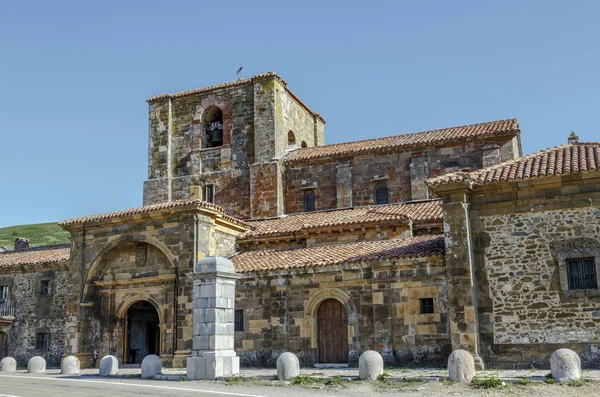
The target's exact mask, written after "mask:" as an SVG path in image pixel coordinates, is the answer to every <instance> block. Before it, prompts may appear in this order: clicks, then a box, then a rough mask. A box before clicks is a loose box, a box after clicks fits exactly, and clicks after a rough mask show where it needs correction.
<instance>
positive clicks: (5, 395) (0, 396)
mask: <svg viewBox="0 0 600 397" xmlns="http://www.w3.org/2000/svg"><path fill="white" fill-rule="evenodd" d="M0 397H20V396H11V395H10V394H0Z"/></svg>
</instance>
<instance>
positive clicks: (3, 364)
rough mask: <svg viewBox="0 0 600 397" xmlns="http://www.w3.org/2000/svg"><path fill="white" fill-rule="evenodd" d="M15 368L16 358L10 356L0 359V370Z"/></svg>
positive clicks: (12, 369)
mask: <svg viewBox="0 0 600 397" xmlns="http://www.w3.org/2000/svg"><path fill="white" fill-rule="evenodd" d="M16 370H17V360H15V359H14V358H12V357H4V358H3V359H2V360H1V361H0V372H15V371H16Z"/></svg>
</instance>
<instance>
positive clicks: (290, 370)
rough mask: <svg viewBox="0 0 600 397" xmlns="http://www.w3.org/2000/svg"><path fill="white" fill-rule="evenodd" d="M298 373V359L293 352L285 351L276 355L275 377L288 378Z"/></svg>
mask: <svg viewBox="0 0 600 397" xmlns="http://www.w3.org/2000/svg"><path fill="white" fill-rule="evenodd" d="M298 375H300V360H298V356H296V355H295V354H294V353H290V352H285V353H282V354H280V355H279V357H277V379H279V380H288V379H291V378H295V377H296V376H298Z"/></svg>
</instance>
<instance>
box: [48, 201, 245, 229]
mask: <svg viewBox="0 0 600 397" xmlns="http://www.w3.org/2000/svg"><path fill="white" fill-rule="evenodd" d="M185 207H189V209H198V208H205V209H209V210H212V211H215V212H217V213H218V214H220V215H221V216H222V217H223V219H225V220H227V221H229V222H232V223H234V224H237V225H240V226H244V227H249V225H248V224H247V223H246V222H244V221H242V220H240V219H237V218H234V217H233V216H231V215H228V214H226V213H225V210H224V209H223V207H220V206H218V205H216V204H212V203H209V202H206V201H201V200H187V201H172V202H169V203H161V204H154V205H147V206H145V207H137V208H130V209H126V210H121V211H114V212H108V213H105V214H99V215H90V216H84V217H81V218H73V219H68V220H66V221H63V222H59V225H60V226H68V225H74V224H78V223H87V222H97V221H101V220H105V219H111V218H120V217H124V216H129V215H135V214H147V213H151V212H155V211H161V210H166V209H171V208H185Z"/></svg>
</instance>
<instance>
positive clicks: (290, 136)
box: [288, 130, 296, 146]
mask: <svg viewBox="0 0 600 397" xmlns="http://www.w3.org/2000/svg"><path fill="white" fill-rule="evenodd" d="M295 144H296V135H294V132H293V131H291V130H290V131H289V132H288V146H294V145H295Z"/></svg>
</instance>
